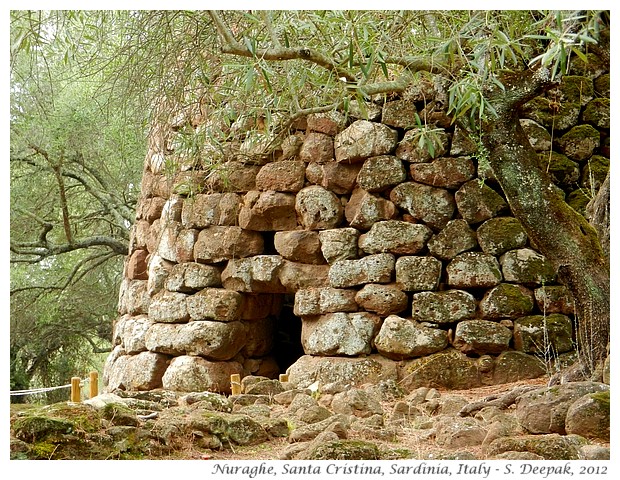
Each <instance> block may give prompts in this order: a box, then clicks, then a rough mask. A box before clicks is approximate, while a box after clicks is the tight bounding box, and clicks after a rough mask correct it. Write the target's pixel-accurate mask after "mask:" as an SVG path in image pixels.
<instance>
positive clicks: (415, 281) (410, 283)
mask: <svg viewBox="0 0 620 480" xmlns="http://www.w3.org/2000/svg"><path fill="white" fill-rule="evenodd" d="M441 271H442V265H441V261H439V260H437V259H436V258H433V257H399V258H397V259H396V285H397V286H398V288H400V289H401V290H404V291H406V292H420V291H424V290H437V288H438V287H439V281H440V280H441Z"/></svg>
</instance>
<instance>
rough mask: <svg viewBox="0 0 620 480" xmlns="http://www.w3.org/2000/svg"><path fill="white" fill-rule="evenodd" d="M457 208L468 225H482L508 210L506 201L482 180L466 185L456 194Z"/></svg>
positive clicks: (471, 181) (472, 181)
mask: <svg viewBox="0 0 620 480" xmlns="http://www.w3.org/2000/svg"><path fill="white" fill-rule="evenodd" d="M454 199H455V200H456V206H457V208H458V209H459V213H460V214H461V216H462V217H463V218H464V219H465V220H466V221H467V223H471V224H473V223H480V222H484V221H485V220H488V219H489V218H492V217H495V216H496V215H498V214H499V213H501V212H503V211H506V210H508V204H507V203H506V201H505V200H504V199H503V198H502V197H501V196H500V195H499V194H498V193H497V192H496V191H495V190H493V189H492V188H491V187H489V186H488V185H486V184H485V183H483V182H481V181H480V180H470V181H469V182H466V183H464V184H463V185H462V186H461V188H459V189H458V191H457V192H456V193H455V194H454Z"/></svg>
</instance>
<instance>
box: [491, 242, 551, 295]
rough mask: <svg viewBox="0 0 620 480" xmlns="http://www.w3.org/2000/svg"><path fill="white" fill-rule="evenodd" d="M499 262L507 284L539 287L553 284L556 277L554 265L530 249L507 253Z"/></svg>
mask: <svg viewBox="0 0 620 480" xmlns="http://www.w3.org/2000/svg"><path fill="white" fill-rule="evenodd" d="M499 261H500V264H501V265H502V272H503V274H504V279H505V280H506V281H507V282H514V283H521V284H524V285H528V286H538V285H541V284H548V283H553V281H554V280H555V277H556V271H555V268H553V265H551V263H550V262H549V261H548V260H547V259H546V258H545V257H544V256H543V255H541V254H540V253H538V252H535V251H534V250H532V249H530V248H521V249H518V250H511V251H509V252H506V253H505V254H504V255H502V256H501V257H500V259H499Z"/></svg>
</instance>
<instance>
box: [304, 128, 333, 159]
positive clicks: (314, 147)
mask: <svg viewBox="0 0 620 480" xmlns="http://www.w3.org/2000/svg"><path fill="white" fill-rule="evenodd" d="M299 159H300V160H302V161H303V162H306V163H310V162H315V163H317V164H322V163H328V162H333V161H334V139H333V138H332V137H331V136H330V135H326V134H325V133H320V132H309V133H308V134H307V135H306V138H305V139H304V141H303V143H302V145H301V148H300V150H299Z"/></svg>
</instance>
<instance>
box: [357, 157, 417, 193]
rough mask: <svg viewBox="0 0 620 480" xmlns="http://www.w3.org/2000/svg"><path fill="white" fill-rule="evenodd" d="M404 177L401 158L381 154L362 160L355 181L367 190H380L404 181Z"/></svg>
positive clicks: (405, 176)
mask: <svg viewBox="0 0 620 480" xmlns="http://www.w3.org/2000/svg"><path fill="white" fill-rule="evenodd" d="M406 178H407V172H406V171H405V167H404V166H403V162H402V160H400V159H399V158H397V157H394V156H392V155H381V156H378V157H370V158H368V159H366V160H365V161H364V165H363V166H362V168H361V170H360V172H359V174H358V176H357V183H358V185H359V186H360V187H361V188H363V189H364V190H366V191H368V192H382V191H383V190H387V189H388V188H390V187H393V186H395V185H398V184H399V183H401V182H404V181H405V179H406Z"/></svg>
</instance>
